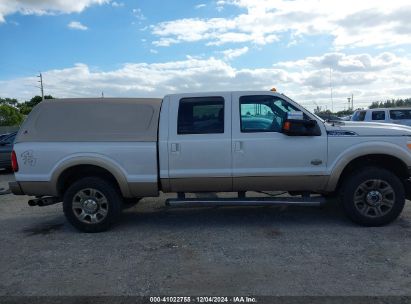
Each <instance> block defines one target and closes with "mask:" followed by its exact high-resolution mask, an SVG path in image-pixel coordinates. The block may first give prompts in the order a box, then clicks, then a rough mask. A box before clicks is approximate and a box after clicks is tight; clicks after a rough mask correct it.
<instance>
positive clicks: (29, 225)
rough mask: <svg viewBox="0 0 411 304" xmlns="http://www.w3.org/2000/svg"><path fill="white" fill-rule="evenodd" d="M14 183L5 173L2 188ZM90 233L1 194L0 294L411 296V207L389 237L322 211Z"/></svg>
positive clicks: (146, 222)
mask: <svg viewBox="0 0 411 304" xmlns="http://www.w3.org/2000/svg"><path fill="white" fill-rule="evenodd" d="M12 178H13V176H12V175H10V174H6V173H5V172H0V188H2V187H6V186H7V182H8V181H9V180H11V179H12ZM165 197H166V196H162V197H160V198H155V199H144V200H143V201H142V202H141V204H139V205H138V206H136V207H135V208H132V209H130V210H128V211H127V212H125V213H124V215H123V216H122V218H121V222H120V223H119V224H118V225H116V226H115V227H113V229H111V230H110V231H109V232H106V233H100V234H84V233H79V232H77V231H76V230H74V229H73V228H72V227H71V226H70V225H69V224H67V222H66V221H65V219H64V216H63V213H62V207H61V204H58V205H54V206H49V207H43V208H39V207H29V206H28V205H27V197H21V196H14V195H12V194H7V195H1V196H0V247H1V250H0V252H1V253H0V269H1V271H0V295H36V296H40V295H146V296H147V295H150V296H156V295H177V296H186V295H208V296H210V295H239V294H242V295H247V294H251V295H259V296H262V295H313V296H319V295H330V296H335V295H381V296H383V295H411V205H410V204H407V206H406V208H405V210H404V212H403V213H402V215H401V217H400V218H399V219H398V220H397V221H396V222H394V223H393V224H391V225H389V226H386V227H381V228H364V227H359V226H356V225H354V224H352V223H351V222H349V221H348V220H347V219H346V218H345V217H344V215H343V214H342V213H341V211H340V209H339V208H338V207H337V206H336V205H335V204H330V205H328V206H326V207H324V208H306V207H293V208H267V207H255V208H218V209H211V208H209V209H174V210H171V209H167V208H165V207H164V199H165Z"/></svg>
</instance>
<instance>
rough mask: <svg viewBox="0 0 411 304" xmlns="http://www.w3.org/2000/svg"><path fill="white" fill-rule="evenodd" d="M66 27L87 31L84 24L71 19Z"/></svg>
mask: <svg viewBox="0 0 411 304" xmlns="http://www.w3.org/2000/svg"><path fill="white" fill-rule="evenodd" d="M67 27H68V28H70V29H72V30H80V31H87V30H88V27H87V26H85V25H84V24H81V22H78V21H71V22H70V23H69V24H68V25H67Z"/></svg>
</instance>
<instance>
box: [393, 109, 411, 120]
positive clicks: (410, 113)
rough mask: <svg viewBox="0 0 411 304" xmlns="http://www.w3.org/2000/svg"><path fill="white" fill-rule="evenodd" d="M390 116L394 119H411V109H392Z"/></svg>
mask: <svg viewBox="0 0 411 304" xmlns="http://www.w3.org/2000/svg"><path fill="white" fill-rule="evenodd" d="M390 116H391V119H394V120H401V119H411V110H391V111H390Z"/></svg>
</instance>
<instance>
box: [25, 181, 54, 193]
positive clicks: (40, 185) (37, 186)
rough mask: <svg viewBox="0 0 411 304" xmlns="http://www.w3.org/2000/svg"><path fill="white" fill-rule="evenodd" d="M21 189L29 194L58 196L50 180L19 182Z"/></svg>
mask: <svg viewBox="0 0 411 304" xmlns="http://www.w3.org/2000/svg"><path fill="white" fill-rule="evenodd" d="M19 184H20V188H21V190H22V191H23V192H24V194H26V195H30V196H58V194H57V189H56V188H55V187H53V184H52V183H50V182H19Z"/></svg>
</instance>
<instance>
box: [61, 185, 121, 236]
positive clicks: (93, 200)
mask: <svg viewBox="0 0 411 304" xmlns="http://www.w3.org/2000/svg"><path fill="white" fill-rule="evenodd" d="M121 206H122V197H121V195H120V194H119V192H118V191H117V189H116V188H115V187H114V185H112V184H111V183H110V182H108V181H106V180H104V179H101V178H98V177H86V178H82V179H80V180H78V181H77V182H75V183H73V184H72V185H71V186H70V187H69V188H68V189H67V191H66V192H65V194H64V198H63V210H64V214H65V215H66V218H67V220H68V221H69V222H70V224H72V225H73V226H74V227H76V228H77V229H79V230H81V231H83V232H101V231H105V230H107V229H108V228H109V227H110V225H111V224H112V223H113V222H114V221H115V220H116V218H117V216H118V215H119V213H120V211H121Z"/></svg>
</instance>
